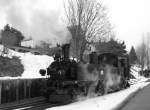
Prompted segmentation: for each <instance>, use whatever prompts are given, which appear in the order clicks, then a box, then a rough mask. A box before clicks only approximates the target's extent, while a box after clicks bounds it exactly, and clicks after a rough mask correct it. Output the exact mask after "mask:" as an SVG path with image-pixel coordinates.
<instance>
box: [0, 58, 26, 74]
mask: <svg viewBox="0 0 150 110" xmlns="http://www.w3.org/2000/svg"><path fill="white" fill-rule="evenodd" d="M23 71H24V67H23V65H22V64H21V61H20V59H19V58H18V57H13V58H7V57H3V56H0V77H3V76H11V77H16V76H21V74H22V73H23Z"/></svg>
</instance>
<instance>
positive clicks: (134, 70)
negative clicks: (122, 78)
mask: <svg viewBox="0 0 150 110" xmlns="http://www.w3.org/2000/svg"><path fill="white" fill-rule="evenodd" d="M130 70H131V72H130V73H131V74H132V75H133V76H134V79H130V81H129V83H130V84H135V83H136V82H140V81H141V82H143V81H145V80H147V78H145V77H144V76H141V75H140V74H139V71H140V70H141V68H140V67H139V66H138V65H133V66H132V67H131V69H130Z"/></svg>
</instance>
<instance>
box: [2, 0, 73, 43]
mask: <svg viewBox="0 0 150 110" xmlns="http://www.w3.org/2000/svg"><path fill="white" fill-rule="evenodd" d="M0 10H1V11H0V14H1V15H2V16H3V17H4V18H5V23H8V24H11V25H12V27H14V28H16V29H18V30H20V31H21V32H22V33H23V34H24V35H25V36H26V37H32V38H33V40H35V41H41V40H42V41H46V42H47V43H51V44H53V45H55V44H56V43H60V44H62V43H66V42H69V41H70V38H71V35H70V33H69V31H68V29H67V28H66V26H65V25H64V24H63V23H62V22H61V10H62V8H61V6H60V0H56V1H55V2H54V1H51V0H0Z"/></svg>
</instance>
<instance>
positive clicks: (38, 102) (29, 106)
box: [0, 97, 58, 110]
mask: <svg viewBox="0 0 150 110" xmlns="http://www.w3.org/2000/svg"><path fill="white" fill-rule="evenodd" d="M54 106H58V104H51V103H48V102H46V101H45V98H43V97H38V98H32V99H26V100H22V101H18V102H13V103H7V104H1V105H0V110H44V109H46V108H50V107H54Z"/></svg>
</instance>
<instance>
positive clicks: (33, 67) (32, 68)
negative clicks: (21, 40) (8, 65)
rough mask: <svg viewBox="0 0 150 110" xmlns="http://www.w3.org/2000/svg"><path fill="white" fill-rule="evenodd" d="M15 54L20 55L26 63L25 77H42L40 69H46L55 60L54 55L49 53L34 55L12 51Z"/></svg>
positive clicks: (23, 75)
mask: <svg viewBox="0 0 150 110" xmlns="http://www.w3.org/2000/svg"><path fill="white" fill-rule="evenodd" d="M11 54H12V55H13V56H19V57H20V59H21V62H22V64H23V65H24V69H25V70H24V72H23V74H22V77H23V78H40V77H41V75H40V73H39V70H40V69H46V68H47V67H48V66H49V65H50V64H51V63H52V62H53V61H54V59H53V57H49V56H47V55H34V54H31V53H18V52H14V51H11Z"/></svg>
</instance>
